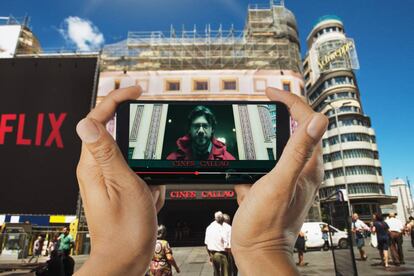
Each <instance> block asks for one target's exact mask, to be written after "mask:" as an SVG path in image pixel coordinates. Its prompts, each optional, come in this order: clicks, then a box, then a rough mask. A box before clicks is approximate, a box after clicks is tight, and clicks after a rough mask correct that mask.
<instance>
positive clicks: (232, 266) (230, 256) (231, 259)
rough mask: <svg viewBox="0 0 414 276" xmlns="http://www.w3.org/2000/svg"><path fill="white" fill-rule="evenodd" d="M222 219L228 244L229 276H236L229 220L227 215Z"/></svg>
mask: <svg viewBox="0 0 414 276" xmlns="http://www.w3.org/2000/svg"><path fill="white" fill-rule="evenodd" d="M223 218H224V223H223V225H224V226H225V227H226V231H227V240H228V242H229V244H228V251H227V254H228V261H229V266H230V275H233V276H237V274H238V269H237V266H236V262H235V261H234V257H233V254H232V253H231V242H230V241H231V218H230V216H229V215H228V214H223Z"/></svg>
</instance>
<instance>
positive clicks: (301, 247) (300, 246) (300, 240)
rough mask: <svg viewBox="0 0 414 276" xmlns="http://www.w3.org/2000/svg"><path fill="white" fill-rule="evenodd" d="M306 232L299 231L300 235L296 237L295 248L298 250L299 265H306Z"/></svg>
mask: <svg viewBox="0 0 414 276" xmlns="http://www.w3.org/2000/svg"><path fill="white" fill-rule="evenodd" d="M305 243H306V239H305V233H303V232H302V231H300V232H299V234H298V237H297V239H296V243H295V248H296V250H297V251H298V263H297V265H299V266H305V261H304V254H305Z"/></svg>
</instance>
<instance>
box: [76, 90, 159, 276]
mask: <svg viewBox="0 0 414 276" xmlns="http://www.w3.org/2000/svg"><path fill="white" fill-rule="evenodd" d="M140 94H141V88H140V87H138V86H137V87H129V88H125V89H119V90H115V91H112V92H111V93H110V94H108V96H106V97H105V99H104V100H103V101H102V102H101V103H100V104H99V105H98V106H97V107H96V108H95V109H93V110H92V111H91V112H90V113H89V114H88V115H87V117H86V118H85V119H83V120H81V121H80V122H79V123H78V125H77V127H76V131H77V133H78V135H79V137H80V138H81V140H82V142H83V143H82V153H81V157H80V160H79V164H78V168H77V176H78V181H79V189H80V193H81V196H82V201H83V206H84V209H85V215H86V218H87V221H88V228H89V232H90V237H91V244H92V250H91V254H90V257H89V260H88V261H87V262H86V263H85V264H84V265H83V266H82V268H81V269H80V270H79V271H78V272H77V275H143V274H144V273H145V271H146V269H147V268H148V264H149V262H150V260H151V258H152V255H153V248H154V247H155V241H156V233H157V217H156V215H157V210H159V209H161V207H162V205H163V204H164V199H165V187H159V186H155V187H153V188H151V189H150V188H149V187H148V186H147V185H146V183H145V182H144V181H143V180H142V179H141V178H139V177H138V176H137V175H136V174H135V173H134V172H133V171H132V170H131V169H130V168H129V167H128V164H127V163H126V161H125V160H124V158H123V156H122V154H121V152H120V150H119V148H118V146H117V144H116V142H115V141H114V139H113V138H112V136H111V135H110V134H109V133H108V132H107V130H106V128H105V125H106V123H107V122H108V121H109V120H110V119H111V118H112V117H113V115H114V112H115V110H116V107H117V105H118V104H119V103H121V102H123V101H126V100H130V99H136V98H138V97H139V96H140Z"/></svg>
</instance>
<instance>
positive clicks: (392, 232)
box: [352, 213, 414, 267]
mask: <svg viewBox="0 0 414 276" xmlns="http://www.w3.org/2000/svg"><path fill="white" fill-rule="evenodd" d="M369 224H370V225H369V226H368V225H367V224H366V223H364V222H363V221H362V220H360V219H359V216H358V214H357V213H354V214H353V215H352V232H353V233H354V236H355V244H356V246H357V248H358V250H359V254H360V258H361V260H363V261H365V260H367V258H368V257H367V254H366V252H365V250H364V246H365V238H366V237H367V236H368V235H370V236H371V245H372V246H374V247H376V248H377V249H378V252H379V255H380V259H381V264H382V265H383V266H385V267H389V259H390V258H391V259H392V263H393V264H394V265H395V266H400V265H403V264H405V260H404V251H403V248H402V244H403V236H404V235H409V236H411V243H412V246H413V247H414V218H413V217H410V221H408V222H407V223H406V224H404V223H403V222H402V221H401V220H399V219H397V218H396V216H395V214H394V213H390V214H389V215H388V217H387V218H386V219H384V216H382V215H381V214H379V213H375V214H373V216H372V221H371V223H369ZM389 251H390V254H389Z"/></svg>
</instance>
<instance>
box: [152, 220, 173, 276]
mask: <svg viewBox="0 0 414 276" xmlns="http://www.w3.org/2000/svg"><path fill="white" fill-rule="evenodd" d="M166 237H167V228H166V227H165V226H164V225H160V226H158V230H157V242H156V243H155V251H154V256H153V257H152V260H151V263H150V273H149V275H150V276H171V275H173V274H172V266H173V267H174V268H175V271H177V273H180V268H179V267H178V265H177V263H176V262H175V259H174V257H173V253H172V250H171V247H170V244H169V243H168V241H167V240H166Z"/></svg>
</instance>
